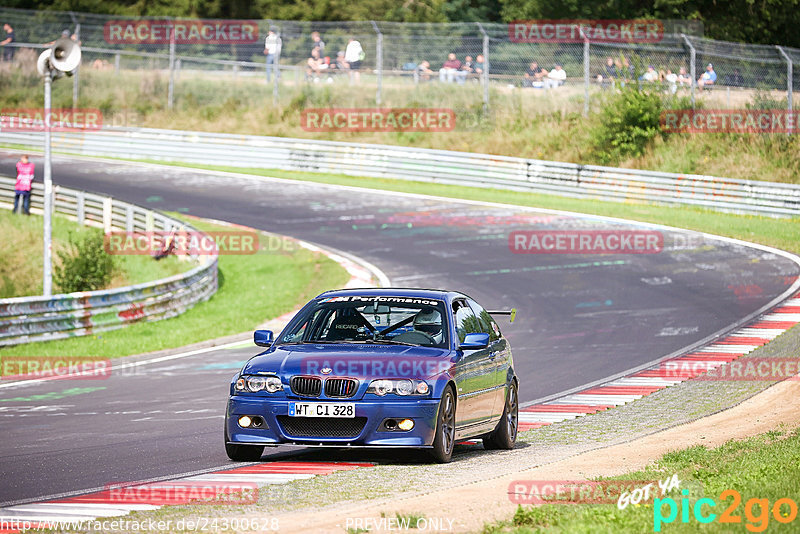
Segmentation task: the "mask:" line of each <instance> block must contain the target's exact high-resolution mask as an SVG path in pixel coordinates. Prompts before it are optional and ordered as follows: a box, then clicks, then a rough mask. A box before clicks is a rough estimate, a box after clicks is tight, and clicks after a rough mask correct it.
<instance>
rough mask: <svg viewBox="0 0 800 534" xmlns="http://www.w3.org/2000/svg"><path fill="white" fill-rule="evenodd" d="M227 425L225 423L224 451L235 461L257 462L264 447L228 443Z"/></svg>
mask: <svg viewBox="0 0 800 534" xmlns="http://www.w3.org/2000/svg"><path fill="white" fill-rule="evenodd" d="M228 441H230V440H229V438H228V426H227V424H226V425H225V453H226V454H227V455H228V458H230V459H231V460H233V461H235V462H257V461H259V460H260V459H261V455H262V454H264V447H261V446H259V445H232V444H230V443H228Z"/></svg>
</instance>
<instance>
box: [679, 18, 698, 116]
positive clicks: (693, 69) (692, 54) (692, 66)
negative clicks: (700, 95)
mask: <svg viewBox="0 0 800 534" xmlns="http://www.w3.org/2000/svg"><path fill="white" fill-rule="evenodd" d="M681 38H683V42H684V43H685V44H686V46H688V47H689V76H691V77H692V81H691V88H692V109H694V106H695V96H694V86H695V83H697V50H695V49H694V46H693V45H692V42H691V41H690V40H689V38H688V37H686V34H685V33H682V34H681Z"/></svg>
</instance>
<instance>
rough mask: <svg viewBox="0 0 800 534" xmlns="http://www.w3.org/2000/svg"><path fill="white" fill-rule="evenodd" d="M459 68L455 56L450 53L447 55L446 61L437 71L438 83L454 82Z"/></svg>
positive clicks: (459, 63)
mask: <svg viewBox="0 0 800 534" xmlns="http://www.w3.org/2000/svg"><path fill="white" fill-rule="evenodd" d="M460 68H461V62H460V61H459V60H458V59H456V55H455V54H454V53H452V52H450V53H449V54H448V55H447V61H445V62H444V63H443V64H442V68H441V69H439V81H440V82H445V81H446V82H447V83H453V80H455V77H456V72H458V70H459V69H460Z"/></svg>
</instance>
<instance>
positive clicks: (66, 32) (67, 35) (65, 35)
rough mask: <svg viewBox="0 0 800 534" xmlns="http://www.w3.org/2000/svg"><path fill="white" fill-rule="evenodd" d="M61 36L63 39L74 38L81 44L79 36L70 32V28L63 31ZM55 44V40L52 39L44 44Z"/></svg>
mask: <svg viewBox="0 0 800 534" xmlns="http://www.w3.org/2000/svg"><path fill="white" fill-rule="evenodd" d="M61 38H62V39H72V40H73V41H75V42H76V43H78V44H81V42H80V41H79V40H78V36H77V35H75V34H74V33H72V32H70V31H69V30H64V31H62V32H61ZM54 44H56V42H55V41H50V42H49V43H45V44H44V46H53V45H54Z"/></svg>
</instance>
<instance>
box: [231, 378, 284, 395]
mask: <svg viewBox="0 0 800 534" xmlns="http://www.w3.org/2000/svg"><path fill="white" fill-rule="evenodd" d="M235 388H236V391H249V392H251V393H257V392H259V391H266V392H267V393H275V392H277V391H281V390H282V389H283V383H282V382H281V379H280V378H278V377H277V376H243V377H240V378H239V379H238V380H237V381H236V386H235Z"/></svg>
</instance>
